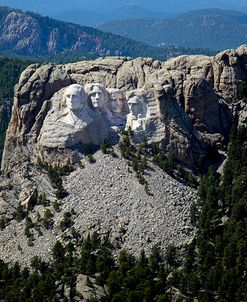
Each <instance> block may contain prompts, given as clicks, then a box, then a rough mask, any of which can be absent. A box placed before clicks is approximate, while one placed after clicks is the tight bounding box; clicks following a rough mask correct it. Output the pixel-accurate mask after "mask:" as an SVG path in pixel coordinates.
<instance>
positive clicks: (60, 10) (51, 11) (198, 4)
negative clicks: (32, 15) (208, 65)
mask: <svg viewBox="0 0 247 302" xmlns="http://www.w3.org/2000/svg"><path fill="white" fill-rule="evenodd" d="M1 5H6V6H9V7H15V8H20V9H24V10H32V11H35V12H37V13H40V14H43V15H46V16H47V15H48V16H50V17H51V16H55V15H61V14H64V13H66V12H68V11H82V10H87V11H94V12H95V13H100V14H105V13H109V12H110V11H112V10H115V9H119V8H120V7H122V6H123V5H136V6H139V7H142V9H145V10H149V11H150V10H152V11H159V12H164V11H165V12H171V13H173V14H174V13H182V12H186V11H189V10H196V9H206V8H212V7H215V8H220V9H221V8H224V9H231V10H239V11H243V10H245V11H246V12H247V1H246V0H238V1H236V0H216V1H215V0H200V1H196V0H165V1H164V0H152V1H150V0H125V1H123V0H69V1H68V0H59V1H58V0H34V1H31V0H1ZM149 17H150V16H149Z"/></svg>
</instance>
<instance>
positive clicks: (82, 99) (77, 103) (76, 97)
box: [63, 84, 87, 112]
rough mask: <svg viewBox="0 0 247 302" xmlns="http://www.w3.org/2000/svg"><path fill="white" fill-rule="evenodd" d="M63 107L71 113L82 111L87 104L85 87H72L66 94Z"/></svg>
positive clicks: (74, 85) (77, 85)
mask: <svg viewBox="0 0 247 302" xmlns="http://www.w3.org/2000/svg"><path fill="white" fill-rule="evenodd" d="M63 103H64V104H63V105H64V106H65V107H66V108H67V109H68V110H71V111H74V112H76V111H80V110H82V109H83V108H84V107H85V106H86V104H87V96H86V93H85V91H84V89H83V87H82V86H81V85H79V84H72V85H70V86H69V87H68V88H67V89H66V90H65V92H64V95H63Z"/></svg>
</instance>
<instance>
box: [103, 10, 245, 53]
mask: <svg viewBox="0 0 247 302" xmlns="http://www.w3.org/2000/svg"><path fill="white" fill-rule="evenodd" d="M98 28H99V29H100V30H103V31H106V32H111V33H114V34H119V35H121V36H124V37H128V38H131V39H135V40H138V41H142V42H144V43H147V44H150V45H164V46H166V45H178V46H183V47H191V48H194V47H196V48H199V47H202V48H209V49H213V50H222V49H227V48H235V47H238V46H239V45H240V44H244V43H246V42H247V34H246V32H247V15H246V14H244V13H239V12H235V11H224V10H219V9H208V10H198V11H191V12H188V13H184V14H181V15H179V16H175V17H173V18H166V19H163V20H158V19H151V18H149V19H130V20H119V21H112V22H108V23H105V24H101V25H99V26H98Z"/></svg>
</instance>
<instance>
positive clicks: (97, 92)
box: [89, 86, 105, 109]
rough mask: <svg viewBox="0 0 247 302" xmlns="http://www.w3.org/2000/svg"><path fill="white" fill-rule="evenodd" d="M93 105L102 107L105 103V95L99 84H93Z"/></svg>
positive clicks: (91, 97) (91, 93)
mask: <svg viewBox="0 0 247 302" xmlns="http://www.w3.org/2000/svg"><path fill="white" fill-rule="evenodd" d="M89 97H90V99H91V101H92V104H93V107H94V108H98V109H102V108H104V105H105V96H104V92H103V90H102V89H101V88H100V87H99V86H93V87H92V90H91V91H90V93H89Z"/></svg>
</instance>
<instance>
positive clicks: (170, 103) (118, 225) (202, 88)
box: [0, 46, 247, 261]
mask: <svg viewBox="0 0 247 302" xmlns="http://www.w3.org/2000/svg"><path fill="white" fill-rule="evenodd" d="M246 63H247V47H245V46H242V47H240V48H239V49H237V50H230V51H225V52H222V53H219V54H218V55H217V56H216V57H205V56H181V57H178V58H175V59H171V60H169V61H167V62H165V63H162V62H159V61H156V60H153V59H151V58H146V59H144V58H138V59H131V58H123V57H118V58H105V59H97V60H96V61H84V62H78V63H73V64H67V65H52V64H48V65H38V64H36V65H31V66H29V67H28V68H27V69H26V70H25V71H24V72H23V73H22V75H21V77H20V80H19V84H18V86H17V87H16V90H15V96H14V105H13V109H12V118H11V122H10V124H9V128H8V132H7V138H6V143H5V150H4V156H3V161H2V170H3V172H4V174H5V177H4V178H3V179H2V192H1V197H0V200H1V212H2V213H3V214H4V213H5V215H9V216H10V217H11V213H12V212H13V211H15V209H16V207H17V204H18V201H19V202H21V203H22V204H26V203H27V202H28V200H29V199H30V195H31V192H32V191H33V188H35V187H36V188H37V189H38V191H39V192H40V193H45V194H46V196H47V198H48V199H49V200H50V201H54V200H55V196H54V189H53V188H52V186H51V185H50V183H49V179H48V176H47V175H46V174H45V173H44V171H43V170H42V169H40V167H39V164H38V162H39V161H40V159H41V160H42V161H46V162H48V163H51V164H52V163H53V164H54V163H57V164H58V162H59V163H60V164H65V163H68V162H69V163H71V164H74V165H75V166H74V167H75V171H74V172H72V174H70V175H69V176H65V177H64V186H65V188H66V190H67V192H68V193H69V195H68V196H67V197H66V198H65V199H63V201H62V212H61V214H55V218H54V219H55V225H56V224H57V226H58V225H59V221H60V220H61V215H62V213H64V212H66V210H68V209H76V213H77V214H76V218H75V226H76V228H77V229H78V230H80V231H81V232H82V233H85V234H86V233H87V232H88V231H93V230H97V231H99V232H100V233H101V234H106V233H109V234H110V235H109V236H110V238H111V239H112V240H115V241H118V242H119V243H120V245H123V246H125V247H126V248H128V249H131V250H132V249H135V250H138V249H139V248H141V247H146V249H147V250H148V249H149V248H150V247H151V246H152V245H153V244H155V243H158V242H159V243H161V244H162V246H166V245H167V244H169V243H173V244H180V243H182V242H186V241H188V240H189V239H190V238H192V236H193V228H192V227H191V225H190V222H189V207H190V205H191V203H192V202H194V201H195V200H196V195H195V191H193V190H192V189H189V188H188V187H186V186H185V185H183V184H181V183H179V182H177V181H175V180H172V179H171V178H170V177H168V176H167V175H166V174H165V173H164V172H162V171H161V170H160V169H159V168H157V167H155V166H153V164H151V163H150V168H152V170H151V171H152V172H150V173H148V174H147V179H148V183H149V184H150V192H151V194H150V195H148V194H146V193H145V192H144V189H143V187H142V186H141V185H140V184H139V183H138V181H137V180H136V178H135V177H134V175H131V173H129V172H128V171H129V168H128V165H127V163H126V161H125V160H124V159H121V158H115V159H113V158H111V157H110V155H102V154H101V152H98V153H96V155H95V157H96V164H94V165H90V164H88V163H87V161H86V159H85V157H84V155H83V152H82V150H81V149H80V146H78V145H77V144H75V145H73V144H70V145H69V146H68V147H66V146H65V147H63V148H60V147H59V146H58V147H57V148H54V147H52V148H44V146H42V144H41V143H40V135H41V134H42V133H44V131H46V130H47V128H46V126H45V125H46V122H45V120H46V118H47V116H48V115H49V114H50V113H51V110H58V109H56V108H58V107H56V106H54V104H55V102H56V100H59V99H61V97H62V94H61V93H62V91H64V88H65V87H67V86H69V85H71V84H80V85H81V86H82V87H88V85H89V84H90V83H100V84H94V85H91V86H90V87H91V88H89V89H88V90H87V89H85V91H86V92H87V93H88V97H89V99H90V100H92V102H91V101H90V102H91V103H90V104H89V106H91V107H90V108H91V110H93V111H97V112H98V113H97V114H98V115H101V116H102V118H103V117H104V119H106V120H108V122H109V129H110V132H111V133H113V136H111V135H110V136H109V139H110V140H112V143H113V144H115V143H116V137H117V133H116V129H119V127H120V129H123V128H124V127H125V125H126V123H127V126H128V123H129V125H132V130H133V131H134V136H133V140H134V142H135V143H140V142H142V141H143V140H144V139H146V140H147V143H148V144H151V143H153V142H155V143H158V144H159V145H160V148H161V149H162V151H163V152H164V153H166V154H172V155H173V156H174V157H175V158H176V159H177V160H178V161H179V162H180V163H181V164H183V165H184V166H187V167H189V168H191V169H193V168H195V167H196V166H197V165H198V159H200V160H202V161H204V162H208V161H210V150H214V151H217V150H218V149H223V150H224V143H225V141H226V140H227V138H228V135H229V131H230V128H231V124H232V120H233V113H234V112H235V113H236V112H237V110H238V111H239V112H238V114H239V116H240V122H241V123H244V121H245V119H246V106H245V102H244V100H242V101H241V102H239V98H238V90H239V86H240V85H241V83H243V82H244V81H246V80H247V69H246V67H247V66H246ZM94 86H97V87H96V88H95V87H94ZM101 86H102V87H105V88H104V89H105V92H104V93H105V95H104V96H103V98H104V100H105V105H104V106H102V108H103V109H101V108H100V107H95V108H93V107H92V105H93V104H94V101H95V100H96V99H94V97H95V96H94V95H95V94H97V93H98V94H99V93H100V89H99V87H101ZM97 89H98V90H97ZM102 89H103V88H102ZM116 92H117V93H118V95H120V96H121V98H120V97H119V98H120V99H121V102H122V103H121V104H122V105H121V106H120V107H119V108H122V109H121V110H117V108H118V107H116V106H115V103H114V105H113V103H111V102H113V100H114V98H115V99H116ZM104 93H103V92H102V95H103V94H104ZM111 93H112V94H111ZM113 93H115V95H114V96H113ZM89 99H88V100H89ZM98 101H99V100H98ZM111 104H112V105H111ZM127 104H128V107H129V113H128V112H127V110H126V105H127ZM95 106H96V105H95ZM107 106H108V107H107ZM138 106H139V107H138ZM124 108H125V109H124ZM140 108H141V109H140ZM136 110H137V112H136ZM114 114H115V115H114ZM117 116H118V117H119V116H121V118H122V120H121V121H123V123H124V124H123V125H122V124H121V123H119V124H117V123H116V120H117ZM117 121H118V120H117ZM131 123H132V124H131ZM120 124H121V125H120ZM119 125H120V126H119ZM59 131H60V133H59ZM59 131H58V133H57V134H56V135H57V138H58V139H59V137H60V136H61V135H64V132H63V129H62V128H61V129H60V130H59ZM93 131H94V132H92V133H98V130H97V128H95V129H94V130H93ZM92 135H94V134H92ZM115 150H116V152H117V153H118V147H117V145H115ZM119 156H120V154H119ZM81 163H83V164H84V165H85V166H86V168H85V169H81V168H80V165H81ZM35 211H36V212H37V211H38V212H40V213H42V211H43V208H42V206H38V207H36V208H35ZM6 213H7V214H6ZM31 216H32V217H33V219H34V217H35V213H34V212H33V214H31ZM151 226H152V227H151ZM14 229H15V230H16V233H17V234H18V235H17V241H16V242H22V241H23V240H22V236H23V235H22V234H21V231H20V230H21V226H20V225H19V224H17V223H16V222H11V223H10V224H9V226H8V227H7V228H6V229H5V230H4V232H5V233H4V236H3V238H4V241H5V245H4V246H3V248H2V250H1V254H5V253H7V251H8V250H9V249H11V248H12V245H13V244H12V243H11V241H10V237H9V234H10V233H11V232H13V230H14ZM123 229H124V231H123ZM45 232H46V236H47V238H50V239H49V240H50V242H53V241H54V240H55V239H56V238H60V237H61V236H62V233H61V231H59V227H57V229H56V230H55V231H54V232H49V231H45ZM165 234H166V235H165ZM44 240H46V239H44V238H43V237H41V238H39V237H38V238H37V246H38V245H39V246H42V245H44V246H46V248H45V250H46V251H43V250H42V249H41V250H42V251H41V254H42V253H43V254H42V255H45V254H46V253H47V252H48V250H49V247H50V246H51V243H49V242H48V241H47V240H46V241H44ZM0 246H1V245H0ZM22 248H23V249H24V250H26V249H27V251H29V253H32V252H31V250H32V249H31V248H30V247H27V246H26V245H25V244H23V247H22ZM35 248H36V247H35ZM25 257H26V256H25ZM20 258H21V255H20ZM27 258H28V257H27ZM22 260H23V261H28V259H26V260H25V259H22Z"/></svg>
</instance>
